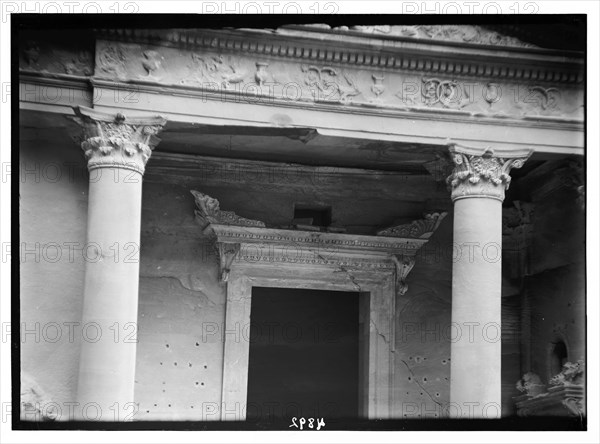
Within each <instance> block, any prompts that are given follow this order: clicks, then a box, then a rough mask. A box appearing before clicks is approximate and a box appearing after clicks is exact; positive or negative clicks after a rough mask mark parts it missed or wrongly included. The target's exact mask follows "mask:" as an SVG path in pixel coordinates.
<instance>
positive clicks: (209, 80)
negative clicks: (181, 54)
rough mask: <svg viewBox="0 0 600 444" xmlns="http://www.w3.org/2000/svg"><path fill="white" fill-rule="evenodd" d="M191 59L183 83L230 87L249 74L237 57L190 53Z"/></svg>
mask: <svg viewBox="0 0 600 444" xmlns="http://www.w3.org/2000/svg"><path fill="white" fill-rule="evenodd" d="M190 58H191V61H190V62H189V63H188V64H187V68H188V70H189V75H188V76H187V77H185V78H184V79H182V80H181V83H182V84H191V85H203V84H204V85H205V86H208V85H215V86H219V87H223V88H225V89H229V88H230V87H231V86H232V85H235V84H238V83H241V82H242V81H243V80H244V79H245V78H246V75H247V74H248V72H247V70H246V69H243V68H241V67H240V66H239V64H238V63H237V60H236V58H233V57H226V56H224V55H222V54H215V55H211V54H198V53H195V52H194V53H191V54H190Z"/></svg>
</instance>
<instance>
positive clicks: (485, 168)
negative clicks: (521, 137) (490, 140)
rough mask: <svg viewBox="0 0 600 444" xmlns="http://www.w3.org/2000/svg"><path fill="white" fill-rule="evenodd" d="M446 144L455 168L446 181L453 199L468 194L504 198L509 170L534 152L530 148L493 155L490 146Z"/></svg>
mask: <svg viewBox="0 0 600 444" xmlns="http://www.w3.org/2000/svg"><path fill="white" fill-rule="evenodd" d="M449 145H450V146H449V151H450V155H451V159H452V161H453V162H454V170H453V172H452V174H451V175H450V176H449V177H448V179H446V181H447V183H448V185H449V187H450V188H451V192H452V194H451V197H452V201H456V200H457V199H463V198H470V197H486V198H491V199H498V200H500V201H503V200H504V192H505V190H507V189H508V187H509V186H510V181H511V178H510V175H509V173H510V170H511V169H512V168H521V167H522V166H523V165H524V164H525V161H526V160H527V159H528V158H529V157H530V156H531V154H532V153H533V151H532V150H529V151H526V152H522V153H518V152H512V153H508V152H507V153H505V154H500V156H495V152H494V150H492V149H491V148H486V149H485V150H481V149H474V148H468V147H465V146H459V145H457V144H449Z"/></svg>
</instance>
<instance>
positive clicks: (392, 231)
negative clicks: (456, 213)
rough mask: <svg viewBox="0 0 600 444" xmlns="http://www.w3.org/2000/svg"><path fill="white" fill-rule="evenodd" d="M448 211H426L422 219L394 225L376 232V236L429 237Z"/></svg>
mask: <svg viewBox="0 0 600 444" xmlns="http://www.w3.org/2000/svg"><path fill="white" fill-rule="evenodd" d="M447 214H448V213H446V212H441V213H428V214H425V217H424V218H423V219H419V220H415V221H413V222H411V223H408V224H403V225H396V226H393V227H389V228H386V229H384V230H380V231H378V232H377V236H388V237H402V238H411V239H429V238H430V237H431V235H432V234H433V232H434V231H435V230H436V229H437V228H438V227H439V226H440V224H441V223H442V220H444V217H446V215H447Z"/></svg>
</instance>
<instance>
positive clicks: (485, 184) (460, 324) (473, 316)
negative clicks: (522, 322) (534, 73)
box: [448, 144, 531, 419]
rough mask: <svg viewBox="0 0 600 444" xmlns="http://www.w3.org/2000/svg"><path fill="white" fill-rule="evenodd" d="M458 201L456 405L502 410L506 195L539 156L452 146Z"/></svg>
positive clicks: (458, 413)
mask: <svg viewBox="0 0 600 444" xmlns="http://www.w3.org/2000/svg"><path fill="white" fill-rule="evenodd" d="M450 153H451V158H452V161H453V162H454V165H455V167H454V170H453V172H452V174H451V175H450V177H448V184H449V185H450V187H451V189H452V200H453V201H454V252H455V255H456V256H455V257H454V258H453V259H454V261H453V266H452V328H453V335H452V338H451V365H450V372H451V373H450V404H449V408H448V413H449V415H450V416H451V417H454V418H463V419H475V418H490V419H491V418H499V417H500V415H501V413H502V393H501V391H502V384H501V368H502V342H501V330H502V305H501V299H500V298H501V294H502V201H503V200H504V191H505V190H506V189H507V188H508V186H509V185H510V181H511V178H510V176H509V172H510V169H511V168H520V167H521V166H522V165H523V164H524V162H525V160H526V159H527V158H528V157H529V156H530V155H531V151H526V152H515V151H509V152H505V153H504V155H502V156H499V157H496V154H497V153H495V152H494V151H493V150H491V149H485V150H482V149H476V148H468V147H459V146H458V145H456V144H453V145H451V146H450Z"/></svg>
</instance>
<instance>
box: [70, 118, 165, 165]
mask: <svg viewBox="0 0 600 444" xmlns="http://www.w3.org/2000/svg"><path fill="white" fill-rule="evenodd" d="M73 109H74V111H75V117H72V116H68V118H69V119H70V120H72V121H74V122H75V123H77V124H78V125H79V126H80V127H81V129H82V133H81V134H79V135H76V136H74V140H75V141H77V142H80V144H81V148H82V149H83V152H84V154H85V157H86V159H87V161H88V170H90V171H91V170H93V169H96V168H109V167H112V168H123V169H129V170H133V171H137V172H138V173H140V174H144V169H145V167H146V162H148V159H149V158H150V155H151V154H152V150H153V149H154V148H155V147H156V145H158V143H159V142H160V139H159V138H158V137H156V135H157V134H158V133H159V132H160V131H161V130H162V128H163V126H164V125H165V124H166V122H167V121H166V119H165V118H163V117H160V116H156V117H142V118H127V117H125V116H124V115H123V114H121V113H118V114H107V113H102V112H99V111H96V110H94V109H91V108H86V107H83V106H77V107H74V108H73Z"/></svg>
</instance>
